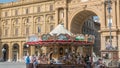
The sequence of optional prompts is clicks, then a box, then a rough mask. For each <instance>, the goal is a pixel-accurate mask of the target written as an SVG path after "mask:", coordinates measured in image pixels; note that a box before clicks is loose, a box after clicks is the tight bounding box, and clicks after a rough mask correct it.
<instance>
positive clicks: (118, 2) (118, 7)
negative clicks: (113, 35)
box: [117, 0, 120, 29]
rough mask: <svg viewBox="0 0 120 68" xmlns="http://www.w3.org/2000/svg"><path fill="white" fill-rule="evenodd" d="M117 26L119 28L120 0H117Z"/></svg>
mask: <svg viewBox="0 0 120 68" xmlns="http://www.w3.org/2000/svg"><path fill="white" fill-rule="evenodd" d="M117 26H118V29H120V1H119V0H117Z"/></svg>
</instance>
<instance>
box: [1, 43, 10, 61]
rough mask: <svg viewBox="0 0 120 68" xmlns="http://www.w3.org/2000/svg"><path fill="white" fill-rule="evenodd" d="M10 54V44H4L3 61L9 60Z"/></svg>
mask: <svg viewBox="0 0 120 68" xmlns="http://www.w3.org/2000/svg"><path fill="white" fill-rule="evenodd" d="M8 55H9V47H8V44H4V45H3V47H2V58H3V61H7V60H8Z"/></svg>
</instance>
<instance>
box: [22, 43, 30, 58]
mask: <svg viewBox="0 0 120 68" xmlns="http://www.w3.org/2000/svg"><path fill="white" fill-rule="evenodd" d="M27 55H29V45H27V44H26V43H24V45H23V56H27Z"/></svg>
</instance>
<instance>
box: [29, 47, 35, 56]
mask: <svg viewBox="0 0 120 68" xmlns="http://www.w3.org/2000/svg"><path fill="white" fill-rule="evenodd" d="M34 54H35V46H34V45H32V46H30V55H34Z"/></svg>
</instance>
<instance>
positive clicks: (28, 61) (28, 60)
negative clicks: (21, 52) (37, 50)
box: [25, 55, 30, 68]
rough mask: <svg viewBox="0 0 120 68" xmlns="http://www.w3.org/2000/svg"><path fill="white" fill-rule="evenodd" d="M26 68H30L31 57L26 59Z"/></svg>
mask: <svg viewBox="0 0 120 68" xmlns="http://www.w3.org/2000/svg"><path fill="white" fill-rule="evenodd" d="M25 63H26V68H29V65H30V57H29V55H28V56H27V57H26V58H25Z"/></svg>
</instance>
